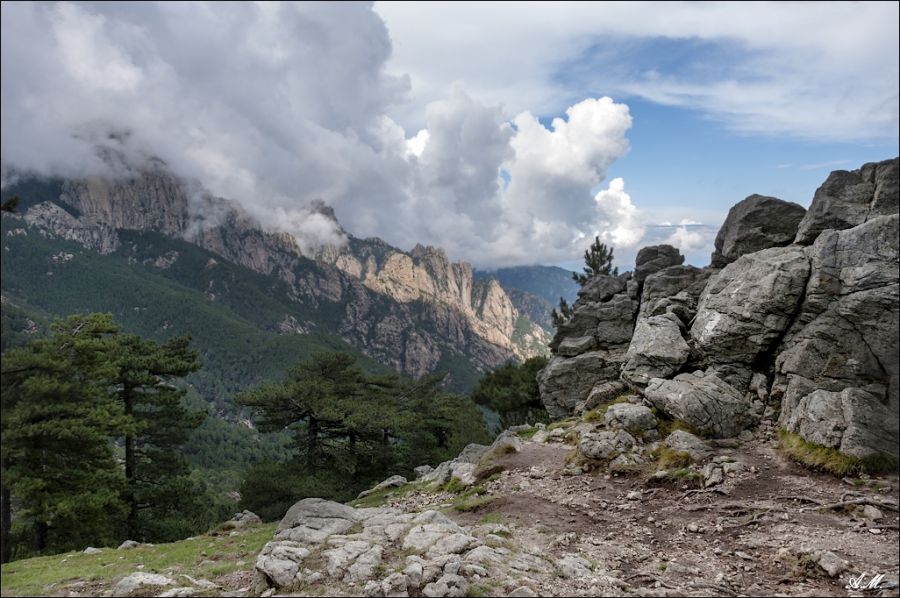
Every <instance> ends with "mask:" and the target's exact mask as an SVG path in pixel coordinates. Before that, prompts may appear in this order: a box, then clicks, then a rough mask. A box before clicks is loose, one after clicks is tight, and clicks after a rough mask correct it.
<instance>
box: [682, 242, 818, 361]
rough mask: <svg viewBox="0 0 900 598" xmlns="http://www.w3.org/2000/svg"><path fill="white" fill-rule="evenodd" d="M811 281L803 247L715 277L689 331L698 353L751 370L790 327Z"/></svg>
mask: <svg viewBox="0 0 900 598" xmlns="http://www.w3.org/2000/svg"><path fill="white" fill-rule="evenodd" d="M808 277H809V259H808V258H807V256H806V253H805V252H804V250H803V248H801V247H796V246H793V247H773V248H771V249H764V250H762V251H758V252H756V253H750V254H747V255H744V256H741V257H740V258H738V260H737V261H735V262H733V263H731V264H728V265H727V266H726V267H725V268H724V269H723V270H721V271H720V272H719V273H718V274H716V275H715V276H713V277H712V278H711V279H710V280H709V283H708V284H707V285H706V289H704V291H703V295H702V296H701V297H700V303H699V305H698V307H697V315H696V317H695V319H694V324H693V326H691V338H692V339H693V341H694V343H695V346H696V348H697V349H698V350H699V351H700V352H701V353H702V354H703V357H704V359H705V360H706V361H707V362H708V363H710V364H714V363H716V364H720V363H724V364H729V363H744V364H748V365H749V364H752V363H753V362H754V361H755V360H756V359H757V357H759V355H761V354H762V353H765V352H766V351H769V350H770V349H771V348H772V345H773V343H775V342H776V341H777V340H778V339H779V338H780V337H781V335H782V333H783V332H784V331H785V329H786V328H787V326H788V324H789V323H790V321H791V318H792V316H793V314H794V312H795V311H796V310H797V306H798V305H799V303H800V300H801V298H802V297H803V292H804V289H805V287H806V280H807V278H808Z"/></svg>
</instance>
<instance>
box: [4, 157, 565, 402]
mask: <svg viewBox="0 0 900 598" xmlns="http://www.w3.org/2000/svg"><path fill="white" fill-rule="evenodd" d="M3 191H4V192H3V195H4V197H10V196H12V195H20V196H23V200H24V201H22V203H21V204H20V212H21V213H20V214H18V215H15V216H9V217H10V218H20V219H21V221H22V223H23V224H24V225H25V226H26V227H31V228H34V229H35V230H38V231H40V234H42V235H45V236H50V237H54V238H60V239H66V240H70V241H74V242H76V243H78V244H79V245H81V246H83V247H85V248H86V249H89V250H93V251H97V252H98V253H100V254H111V253H113V252H116V251H118V250H119V249H120V247H121V244H122V234H121V231H135V230H136V231H145V232H156V233H160V234H162V235H165V236H167V237H170V238H173V239H180V240H184V241H186V242H188V243H191V244H194V245H196V246H198V247H200V248H203V249H205V250H207V251H210V252H212V253H213V254H216V255H218V256H220V257H221V258H224V259H226V260H228V261H231V262H233V263H235V264H238V265H240V266H243V267H245V268H247V269H249V270H251V271H253V272H256V273H260V274H264V275H272V276H275V277H276V278H278V279H280V280H281V281H283V282H284V283H285V284H286V285H287V294H288V295H289V296H290V298H291V300H293V301H295V302H298V303H300V304H302V305H304V306H307V307H309V308H312V309H314V310H318V309H320V308H326V307H327V306H328V305H330V307H327V309H328V310H330V311H335V310H337V311H340V312H342V313H341V314H340V317H337V318H336V319H335V320H334V321H329V322H326V323H324V324H325V326H326V328H327V329H328V331H329V332H332V333H336V334H337V335H338V336H340V337H341V338H343V339H344V340H346V341H347V342H349V343H351V344H352V345H354V346H356V347H358V348H359V349H361V350H362V351H363V352H364V353H365V354H367V355H368V356H370V357H372V358H374V359H376V360H378V361H380V362H382V363H385V364H386V365H388V366H390V367H392V368H394V369H397V370H398V371H401V372H403V373H406V374H409V375H413V376H420V375H423V374H425V373H428V372H431V371H435V370H438V369H450V370H452V371H451V378H453V377H456V380H455V381H452V383H453V385H454V386H456V387H459V388H464V387H467V386H469V385H470V384H471V383H472V382H474V379H475V378H476V377H477V376H478V373H479V372H482V371H486V370H490V369H493V368H494V367H497V366H499V365H502V364H503V363H506V362H507V361H510V360H522V359H525V358H527V357H530V356H533V355H536V354H541V353H545V352H546V344H547V341H548V340H549V333H548V331H547V330H546V329H545V328H542V327H541V326H540V325H539V324H536V323H535V322H534V321H533V320H532V319H531V318H530V317H529V316H528V314H526V313H522V312H520V311H519V309H517V307H516V306H515V305H514V303H513V302H512V300H511V299H510V297H509V295H508V293H507V292H506V290H504V288H503V287H502V286H501V285H500V284H499V283H497V282H496V281H493V280H482V279H479V280H476V279H475V277H474V269H473V268H472V266H471V265H470V264H467V263H465V262H451V261H450V260H449V259H448V258H447V256H446V253H445V252H444V251H443V250H442V249H440V248H434V247H425V246H421V245H419V246H416V247H415V248H414V249H413V250H412V251H410V252H405V251H402V250H399V249H397V248H395V247H392V246H390V245H389V244H387V243H385V242H384V241H382V240H380V239H358V238H356V237H353V236H352V235H349V234H347V233H346V232H345V231H343V229H340V228H339V225H338V224H337V221H336V220H334V215H333V212H331V210H330V208H327V207H326V206H323V205H318V206H313V208H312V209H313V210H315V211H316V217H323V218H328V219H331V220H334V224H335V226H336V227H338V229H339V230H340V231H341V233H342V234H343V235H345V237H346V239H347V241H346V243H345V244H344V245H341V246H336V245H331V246H323V247H319V248H318V249H315V250H312V251H310V250H308V249H307V250H306V251H304V248H303V247H301V242H302V241H303V239H299V241H300V242H298V238H295V237H294V236H292V235H291V234H289V233H286V232H273V231H269V230H266V229H265V228H263V227H262V226H261V225H260V224H259V223H258V222H257V221H256V220H255V219H254V218H253V217H251V216H250V215H249V214H247V213H246V212H245V211H244V210H243V209H242V208H241V206H240V204H239V203H238V202H235V201H232V200H225V199H222V198H217V197H214V196H212V195H211V194H209V193H208V192H206V191H205V190H203V189H202V187H200V186H199V185H197V184H195V183H191V182H188V181H184V180H183V179H180V178H178V177H176V176H175V175H173V174H171V173H170V172H169V171H168V170H166V169H165V167H164V166H163V165H161V164H158V163H152V164H151V165H150V166H149V167H148V168H147V169H145V170H142V171H139V172H137V173H136V174H134V175H132V176H130V177H124V178H119V179H102V178H88V179H46V180H36V179H31V178H27V177H20V178H19V180H18V181H14V182H13V183H11V184H9V185H7V187H6V189H4V190H3ZM7 216H8V215H5V216H4V218H6V217H7ZM162 259H165V258H162ZM174 259H177V256H176V257H175V258H174ZM312 319H313V320H314V319H315V317H313V318H312ZM287 326H288V327H289V328H290V326H291V324H290V323H289V322H288V324H287ZM307 327H308V325H307ZM313 327H315V326H313ZM464 363H468V364H469V365H467V366H465V367H462V365H461V364H464ZM448 365H449V367H448ZM453 370H455V371H453Z"/></svg>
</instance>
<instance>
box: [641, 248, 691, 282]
mask: <svg viewBox="0 0 900 598" xmlns="http://www.w3.org/2000/svg"><path fill="white" fill-rule="evenodd" d="M683 263H684V256H683V255H681V252H679V251H678V250H677V249H676V248H674V247H672V246H671V245H652V246H650V247H644V248H642V249H641V250H640V251H638V254H637V257H636V258H635V262H634V279H635V280H636V281H637V283H638V284H641V283H643V282H644V279H645V278H647V277H648V276H650V275H651V274H653V273H654V272H659V271H660V270H664V269H666V268H668V267H669V266H680V265H681V264H683Z"/></svg>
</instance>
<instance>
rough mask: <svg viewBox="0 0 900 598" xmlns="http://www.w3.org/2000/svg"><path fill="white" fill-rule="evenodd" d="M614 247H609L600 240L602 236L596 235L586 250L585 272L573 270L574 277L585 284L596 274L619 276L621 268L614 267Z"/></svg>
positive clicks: (582, 284)
mask: <svg viewBox="0 0 900 598" xmlns="http://www.w3.org/2000/svg"><path fill="white" fill-rule="evenodd" d="M612 261H613V248H612V247H609V248H607V247H606V245H604V244H603V243H601V242H600V237H594V242H593V243H592V244H591V247H590V248H589V249H587V250H585V252H584V264H585V266H584V268H583V269H584V274H579V273H578V272H572V279H573V280H574V281H575V282H577V283H578V284H580V285H581V286H584V284H585V283H586V282H587V281H589V280H590V279H591V278H593V277H594V276H597V275H598V274H605V275H612V276H618V274H619V269H618V268H613V267H612Z"/></svg>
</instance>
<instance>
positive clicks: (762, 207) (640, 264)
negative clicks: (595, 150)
mask: <svg viewBox="0 0 900 598" xmlns="http://www.w3.org/2000/svg"><path fill="white" fill-rule="evenodd" d="M897 172H898V159H893V160H887V161H884V162H880V163H878V164H866V165H865V166H863V167H862V168H861V169H859V170H856V171H852V172H845V171H839V172H835V173H832V174H831V176H830V177H829V178H828V180H827V181H826V182H825V184H823V185H822V187H820V188H819V190H818V191H817V192H816V196H815V198H814V200H813V203H812V205H811V206H810V209H809V211H804V209H803V208H802V207H800V206H798V205H796V204H791V203H788V202H784V201H781V200H779V199H776V198H771V197H763V196H758V195H754V196H750V197H748V198H747V199H745V200H744V201H742V202H740V203H739V204H737V205H736V206H734V208H732V210H731V211H730V212H729V216H728V218H727V220H726V221H725V223H724V224H723V226H722V229H721V230H720V231H719V234H718V236H717V239H716V252H715V253H714V254H713V260H712V261H713V264H712V267H711V268H703V269H699V268H694V267H692V266H683V265H680V264H681V259H680V256H678V255H677V251H675V250H674V249H672V248H670V247H666V246H657V247H651V248H645V249H643V250H641V252H639V254H638V258H637V268H636V269H635V275H634V277H633V278H631V279H629V278H627V276H623V277H618V278H615V277H596V278H595V279H593V280H591V281H588V283H587V284H586V285H585V287H584V288H583V289H582V292H581V293H580V295H579V301H578V302H576V308H575V310H574V313H573V316H572V318H571V319H570V320H569V321H568V322H566V323H564V324H563V325H562V326H560V327H559V329H558V334H557V338H556V339H554V343H555V346H554V348H556V349H557V356H556V357H555V358H554V359H553V361H551V363H550V365H549V366H548V367H547V369H546V370H545V371H544V372H542V373H541V376H540V379H539V381H540V388H541V392H542V397H543V398H544V401H545V403H546V404H547V406H548V409H549V410H550V412H551V413H552V414H553V415H554V416H556V417H560V416H562V415H568V414H570V413H572V412H573V411H575V412H577V411H578V410H579V409H585V408H593V407H596V406H598V405H601V404H603V403H604V402H610V401H612V400H613V399H615V398H616V396H617V395H618V393H621V392H622V390H623V389H624V388H625V387H624V386H623V383H626V384H627V386H628V387H630V388H631V389H632V390H633V391H636V392H638V394H639V395H642V397H643V401H644V402H645V403H646V404H649V405H652V406H653V407H656V408H657V409H658V410H659V412H660V413H661V414H662V415H664V416H666V417H670V418H675V419H678V420H681V421H683V422H685V423H687V424H688V425H689V426H691V427H693V428H694V429H696V430H698V431H700V432H702V433H704V434H707V435H712V436H720V437H724V436H734V435H736V434H738V433H739V432H741V431H742V430H743V429H745V428H746V427H748V426H751V425H753V424H754V423H755V422H756V421H758V418H759V417H761V416H762V414H763V409H764V402H767V401H768V402H769V403H770V404H771V403H772V401H775V402H777V401H780V425H781V426H783V427H784V428H786V429H787V430H789V431H791V432H795V433H797V434H799V435H801V436H802V437H803V438H805V439H806V440H808V441H810V442H813V443H816V444H820V445H824V446H827V447H832V448H836V449H839V450H840V451H842V452H844V453H846V454H848V455H853V456H855V457H861V458H868V457H885V456H886V457H888V458H892V459H896V458H897V452H898V423H897V422H898V419H900V417H898V411H900V409H898V403H900V400H898V387H900V382H898V377H900V355H898V345H897V338H898V336H900V330H898V328H900V326H898V319H900V318H898V312H900V308H898V305H900V299H898V287H900V274H898V270H900V260H898V253H900V247H898V236H900V233H898V229H900V222H898V219H900V216H898V203H900V202H898V185H897ZM627 299H630V300H631V301H632V302H633V304H634V303H637V304H638V305H639V309H638V313H637V317H636V319H635V324H634V332H633V334H632V335H631V337H630V339H629V342H628V349H627V351H626V352H625V353H624V355H622V354H621V346H622V345H621V344H620V343H621V341H622V337H623V336H624V334H622V332H623V330H625V329H626V328H627V326H625V323H626V321H627V318H626V317H625V316H626V314H627V309H624V308H625V307H627V305H628V302H627ZM601 305H602V306H604V307H603V308H600V307H599V306H601ZM614 306H619V307H620V308H621V309H620V310H619V318H618V319H615V318H607V319H606V321H605V324H604V323H602V322H603V320H602V318H599V317H598V314H600V313H612V312H613V311H615V309H614ZM615 324H618V325H619V326H618V327H617V326H616V325H615ZM592 330H605V331H606V332H607V334H606V335H605V338H607V339H608V340H611V341H612V342H611V343H609V344H608V345H604V344H603V340H602V337H603V336H604V335H602V334H598V333H597V332H595V333H594V336H593V337H592V336H591V331H592ZM617 351H618V352H617ZM610 355H615V356H616V357H615V358H614V359H610ZM601 360H602V361H601ZM601 363H602V365H601ZM615 363H620V364H621V368H620V371H619V376H618V377H615V376H613V375H612V371H611V370H614V369H615ZM687 372H694V373H687ZM583 397H587V398H583ZM775 407H776V411H775V412H776V413H778V412H779V411H778V409H777V405H775ZM594 452H596V451H594Z"/></svg>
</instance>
